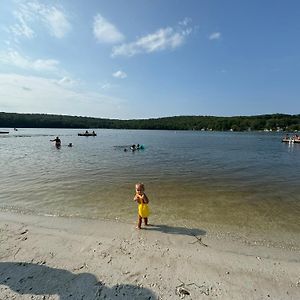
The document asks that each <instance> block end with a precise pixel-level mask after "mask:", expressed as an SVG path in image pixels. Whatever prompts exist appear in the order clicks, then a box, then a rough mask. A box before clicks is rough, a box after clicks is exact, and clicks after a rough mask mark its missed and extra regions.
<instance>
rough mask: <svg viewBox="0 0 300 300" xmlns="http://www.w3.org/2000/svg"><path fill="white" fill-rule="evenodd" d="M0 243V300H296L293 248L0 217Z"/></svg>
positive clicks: (299, 289) (209, 235)
mask: <svg viewBox="0 0 300 300" xmlns="http://www.w3.org/2000/svg"><path fill="white" fill-rule="evenodd" d="M235 237H236V236H235ZM0 243H1V246H0V299H1V300H4V299H60V300H62V299H180V298H184V299H300V255H299V254H300V250H299V244H297V242H295V243H293V244H286V245H284V244H276V243H273V244H272V243H269V244H268V243H261V242H260V240H259V239H255V238H250V237H248V236H247V238H241V237H240V238H234V236H232V235H231V234H229V233H226V234H225V233H223V234H222V233H220V234H215V233H213V232H211V231H209V230H207V229H205V228H204V229H187V228H184V227H170V226H165V225H156V226H149V227H148V228H147V229H142V230H137V229H135V227H134V225H133V224H124V223H120V222H112V221H99V220H84V219H75V218H59V217H44V216H43V217H42V216H29V215H18V214H12V213H8V212H1V213H0Z"/></svg>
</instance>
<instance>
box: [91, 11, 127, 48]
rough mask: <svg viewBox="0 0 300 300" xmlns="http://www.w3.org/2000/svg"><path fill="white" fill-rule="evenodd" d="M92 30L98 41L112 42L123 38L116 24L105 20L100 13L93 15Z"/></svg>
mask: <svg viewBox="0 0 300 300" xmlns="http://www.w3.org/2000/svg"><path fill="white" fill-rule="evenodd" d="M93 31H94V36H95V38H96V39H97V41H98V42H99V43H108V44H114V43H118V42H121V41H122V40H123V39H124V36H123V34H122V33H121V32H120V31H119V30H118V29H117V28H116V26H115V25H113V24H112V23H110V22H109V21H107V20H106V19H105V18H103V17H102V16H101V15H100V14H97V15H96V16H95V17H94V24H93Z"/></svg>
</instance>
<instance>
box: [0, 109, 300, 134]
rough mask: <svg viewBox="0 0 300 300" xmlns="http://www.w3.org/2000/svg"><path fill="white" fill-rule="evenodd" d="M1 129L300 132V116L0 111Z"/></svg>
mask: <svg viewBox="0 0 300 300" xmlns="http://www.w3.org/2000/svg"><path fill="white" fill-rule="evenodd" d="M0 127H2V128H4V127H12V128H14V127H16V128H18V127H19V128H119V129H165V130H218V131H228V130H233V131H246V130H284V131H294V130H300V115H286V114H270V115H258V116H235V117H214V116H175V117H166V118H157V119H139V120H137V119H135V120H118V119H102V118H90V117H76V116H65V115H48V114H17V113H4V112H0Z"/></svg>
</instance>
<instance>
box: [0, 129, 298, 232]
mask: <svg viewBox="0 0 300 300" xmlns="http://www.w3.org/2000/svg"><path fill="white" fill-rule="evenodd" d="M82 131H84V130H78V129H28V128H27V129H22V128H20V129H19V130H18V131H14V130H13V129H10V134H9V135H0V157H1V160H0V168H1V174H0V182H1V194H0V209H1V210H4V211H6V210H8V211H15V212H21V213H25V214H26V213H28V214H39V215H41V214H42V215H54V216H70V217H71V216H72V217H74V216H76V217H82V218H100V219H117V220H120V221H124V222H135V220H136V214H137V207H136V204H135V203H134V201H133V196H134V185H135V183H136V182H143V183H144V184H145V187H146V193H147V195H148V197H149V199H150V208H151V211H152V215H151V216H150V222H151V221H152V222H155V223H160V224H167V225H170V226H172V225H173V226H175V225H176V226H189V227H197V228H199V227H203V226H208V225H207V224H211V225H212V226H217V227H218V226H219V227H220V228H222V227H223V226H234V227H236V228H246V229H247V230H249V231H251V230H263V231H270V232H271V231H273V232H276V231H278V230H280V231H284V232H294V233H299V232H300V218H299V215H300V185H299V183H300V144H292V145H288V144H284V143H281V137H282V133H275V132H274V133H270V132H268V133H265V132H243V133H238V132H202V131H150V130H110V129H95V131H96V132H97V136H96V137H80V136H78V135H77V133H78V132H82ZM56 136H59V137H60V139H61V140H62V147H61V148H60V149H56V147H55V146H54V144H53V143H51V142H50V141H49V140H50V139H53V138H55V137H56ZM69 143H73V147H67V145H68V144H69ZM137 143H139V144H143V145H144V146H145V149H144V150H139V151H135V152H132V151H126V152H125V151H124V149H125V148H126V149H128V148H129V145H131V144H137Z"/></svg>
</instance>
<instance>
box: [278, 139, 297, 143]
mask: <svg viewBox="0 0 300 300" xmlns="http://www.w3.org/2000/svg"><path fill="white" fill-rule="evenodd" d="M281 142H282V143H289V144H292V143H299V144H300V139H294V138H283V139H282V140H281Z"/></svg>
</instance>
